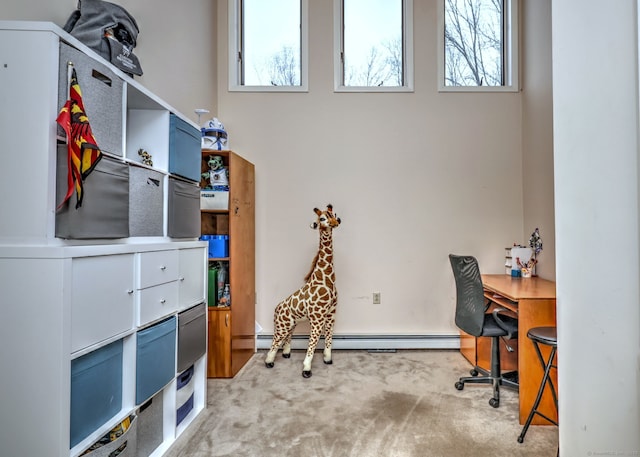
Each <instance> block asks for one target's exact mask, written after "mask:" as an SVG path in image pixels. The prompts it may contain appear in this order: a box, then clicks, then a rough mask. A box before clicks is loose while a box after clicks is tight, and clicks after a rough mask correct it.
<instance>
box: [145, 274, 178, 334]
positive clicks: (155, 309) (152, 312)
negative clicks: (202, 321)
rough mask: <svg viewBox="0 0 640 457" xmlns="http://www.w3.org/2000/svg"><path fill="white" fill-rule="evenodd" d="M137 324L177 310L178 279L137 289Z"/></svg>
mask: <svg viewBox="0 0 640 457" xmlns="http://www.w3.org/2000/svg"><path fill="white" fill-rule="evenodd" d="M137 295H138V298H139V303H138V319H137V321H138V322H137V324H138V326H142V325H145V324H147V323H149V322H151V321H154V320H156V319H159V318H161V317H164V316H167V315H169V314H171V313H174V312H176V311H177V310H178V281H172V282H168V283H165V284H160V285H158V286H153V287H148V288H146V289H143V290H139V291H137Z"/></svg>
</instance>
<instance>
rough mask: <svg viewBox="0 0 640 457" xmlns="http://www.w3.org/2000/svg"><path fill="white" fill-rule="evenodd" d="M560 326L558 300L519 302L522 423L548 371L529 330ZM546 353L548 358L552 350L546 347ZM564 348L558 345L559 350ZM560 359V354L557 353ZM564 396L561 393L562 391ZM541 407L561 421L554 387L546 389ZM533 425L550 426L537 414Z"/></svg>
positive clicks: (553, 375) (553, 417)
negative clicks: (541, 363)
mask: <svg viewBox="0 0 640 457" xmlns="http://www.w3.org/2000/svg"><path fill="white" fill-rule="evenodd" d="M555 325H556V301H555V300H526V299H521V300H520V301H519V302H518V351H519V354H518V372H519V374H518V379H519V382H520V389H519V397H520V424H524V423H525V421H526V420H527V416H528V415H529V411H531V408H532V407H533V402H534V401H535V399H536V395H537V393H538V389H539V388H540V382H541V381H542V375H543V374H544V370H543V369H542V366H541V365H540V361H539V360H538V356H537V355H536V351H535V348H534V346H533V342H532V341H531V340H530V339H529V338H527V331H528V330H529V329H530V328H533V327H542V326H555ZM541 349H542V354H543V356H544V357H545V359H546V358H547V357H548V356H549V350H547V349H548V348H546V347H542V348H541ZM560 350H561V349H560V348H558V351H560ZM556 361H557V354H556ZM555 371H556V370H552V373H551V375H552V379H553V383H554V385H555V386H556V389H557V386H558V381H557V373H555ZM558 395H561V393H558ZM538 409H539V410H540V411H541V412H542V413H544V414H545V415H547V416H549V417H550V418H552V419H555V420H557V419H558V416H557V413H556V408H555V404H554V403H553V396H552V395H551V389H550V388H549V387H548V386H547V388H546V389H545V391H544V393H543V395H542V400H541V402H540V406H539V407H538ZM531 423H532V424H538V425H549V422H547V421H546V420H545V419H544V418H542V417H540V416H538V415H536V416H534V418H533V421H532V422H531Z"/></svg>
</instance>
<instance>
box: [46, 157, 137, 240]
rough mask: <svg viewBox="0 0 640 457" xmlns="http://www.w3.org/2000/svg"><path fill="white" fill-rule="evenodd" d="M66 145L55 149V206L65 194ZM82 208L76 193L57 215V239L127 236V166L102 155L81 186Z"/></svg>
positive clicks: (66, 170) (66, 171)
mask: <svg viewBox="0 0 640 457" xmlns="http://www.w3.org/2000/svg"><path fill="white" fill-rule="evenodd" d="M67 174H68V167H67V145H61V146H58V164H57V176H56V183H57V184H56V205H57V204H59V203H60V202H61V201H62V200H63V199H64V196H65V194H66V193H67ZM83 187H84V197H83V200H82V206H81V207H79V208H78V209H76V194H75V190H74V194H73V195H72V196H71V198H70V199H69V200H68V201H67V203H65V204H64V205H63V206H62V207H61V208H60V209H59V210H58V211H57V212H56V237H58V238H68V239H98V238H106V239H112V238H127V237H128V236H129V167H128V166H127V164H125V163H124V162H121V161H119V160H116V159H114V158H112V157H108V156H103V157H102V159H101V160H100V162H98V164H97V165H96V167H95V169H94V170H93V171H92V172H91V174H90V175H89V176H87V178H86V180H85V181H84V184H83Z"/></svg>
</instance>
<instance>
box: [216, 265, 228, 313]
mask: <svg viewBox="0 0 640 457" xmlns="http://www.w3.org/2000/svg"><path fill="white" fill-rule="evenodd" d="M227 282H228V281H227V269H226V268H225V266H224V264H223V263H222V262H220V264H219V267H218V279H217V284H218V287H217V289H218V300H217V301H216V304H217V305H222V296H223V294H224V286H225V284H227Z"/></svg>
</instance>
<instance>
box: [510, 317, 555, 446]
mask: <svg viewBox="0 0 640 457" xmlns="http://www.w3.org/2000/svg"><path fill="white" fill-rule="evenodd" d="M527 337H528V338H529V339H530V340H531V341H532V342H533V346H534V347H535V349H536V353H537V354H538V359H539V360H540V363H541V364H542V369H543V370H544V375H543V376H542V382H541V383H540V389H538V395H537V396H536V401H535V402H533V406H532V407H531V411H530V412H529V417H527V421H526V422H525V424H524V428H523V429H522V433H520V436H519V437H518V443H522V442H523V441H524V435H526V434H527V430H528V429H529V425H531V421H532V420H533V416H534V415H536V414H537V415H538V416H541V417H543V418H545V419H546V420H548V421H549V422H551V423H552V424H553V425H558V422H557V421H554V420H553V419H551V418H549V417H547V416H546V415H544V414H543V413H541V412H540V411H538V406H539V405H540V400H541V399H542V393H543V392H544V388H545V387H546V385H547V383H548V384H549V387H550V388H551V395H553V402H554V403H555V405H556V411H558V395H557V394H556V388H555V386H554V385H553V379H551V377H550V376H549V372H550V371H551V368H556V369H557V368H558V367H557V365H554V362H555V358H556V350H557V349H558V336H557V332H556V327H534V328H532V329H530V330H529V331H528V332H527ZM540 345H545V346H550V347H551V352H550V353H549V358H548V359H547V360H546V361H545V360H544V357H543V356H542V352H541V351H540Z"/></svg>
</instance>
